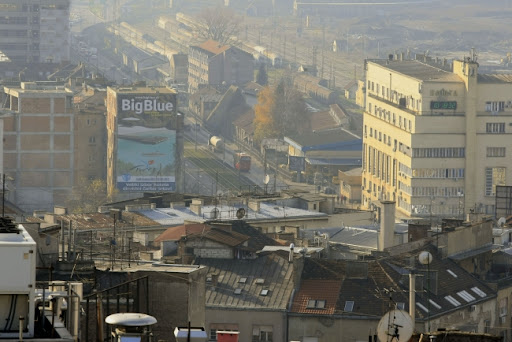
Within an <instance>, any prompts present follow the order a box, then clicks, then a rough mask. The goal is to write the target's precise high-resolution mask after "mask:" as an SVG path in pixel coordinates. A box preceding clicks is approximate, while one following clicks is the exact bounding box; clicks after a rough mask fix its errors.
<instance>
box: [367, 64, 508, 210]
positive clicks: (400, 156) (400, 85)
mask: <svg viewBox="0 0 512 342" xmlns="http://www.w3.org/2000/svg"><path fill="white" fill-rule="evenodd" d="M365 72H366V84H365V86H366V108H365V111H364V127H363V130H364V132H363V135H364V137H363V160H364V161H363V174H362V176H363V184H362V187H363V196H362V203H363V206H364V207H366V208H376V207H378V206H379V205H380V204H379V203H380V200H393V201H396V205H397V210H398V212H401V213H402V214H404V215H407V216H426V217H428V216H431V215H435V216H452V217H460V218H462V217H464V213H470V212H478V213H487V214H494V212H495V190H496V186H497V185H510V184H512V158H511V155H512V75H485V74H479V73H478V63H477V61H476V57H475V56H474V54H473V56H472V57H467V58H464V60H455V61H453V63H451V65H448V64H447V63H446V61H438V62H434V61H433V60H431V59H429V58H424V59H423V60H422V61H419V60H401V59H398V60H396V59H393V58H390V59H389V60H368V61H366V63H365Z"/></svg>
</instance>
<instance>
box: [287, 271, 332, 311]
mask: <svg viewBox="0 0 512 342" xmlns="http://www.w3.org/2000/svg"><path fill="white" fill-rule="evenodd" d="M341 282H342V280H322V279H306V280H303V281H302V284H301V286H300V290H299V292H298V293H297V295H296V296H295V298H294V300H293V304H292V309H291V311H292V312H296V313H306V314H318V315H332V314H334V312H335V310H336V302H337V301H338V297H339V293H340V289H341ZM310 300H316V301H319V300H325V308H323V309H312V308H308V303H309V301H310Z"/></svg>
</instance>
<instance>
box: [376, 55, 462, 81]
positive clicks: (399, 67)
mask: <svg viewBox="0 0 512 342" xmlns="http://www.w3.org/2000/svg"><path fill="white" fill-rule="evenodd" d="M368 62H369V63H375V64H378V65H380V66H382V67H385V68H388V69H390V70H393V71H395V72H397V73H399V74H402V75H404V76H409V77H412V78H415V79H418V80H420V81H435V82H462V80H461V79H460V77H459V76H457V75H456V74H454V73H452V72H449V71H445V70H443V69H440V68H437V67H435V66H432V65H429V64H426V63H422V62H420V61H417V60H403V61H400V60H388V59H379V60H369V61H368Z"/></svg>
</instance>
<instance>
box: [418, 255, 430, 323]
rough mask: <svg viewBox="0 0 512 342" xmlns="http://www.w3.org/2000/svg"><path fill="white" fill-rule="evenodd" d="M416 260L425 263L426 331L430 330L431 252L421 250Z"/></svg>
mask: <svg viewBox="0 0 512 342" xmlns="http://www.w3.org/2000/svg"><path fill="white" fill-rule="evenodd" d="M418 260H419V261H420V263H421V264H422V265H427V332H430V264H431V263H432V254H430V252H427V251H423V252H421V253H420V254H419V255H418Z"/></svg>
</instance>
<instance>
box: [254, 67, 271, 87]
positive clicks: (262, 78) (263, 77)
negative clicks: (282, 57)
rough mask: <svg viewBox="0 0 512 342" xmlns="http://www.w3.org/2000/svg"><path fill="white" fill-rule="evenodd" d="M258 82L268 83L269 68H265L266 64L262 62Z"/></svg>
mask: <svg viewBox="0 0 512 342" xmlns="http://www.w3.org/2000/svg"><path fill="white" fill-rule="evenodd" d="M256 83H258V84H259V85H262V86H266V85H267V84H268V75H267V70H266V69H265V64H264V63H261V64H260V68H259V69H258V74H257V75H256Z"/></svg>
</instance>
